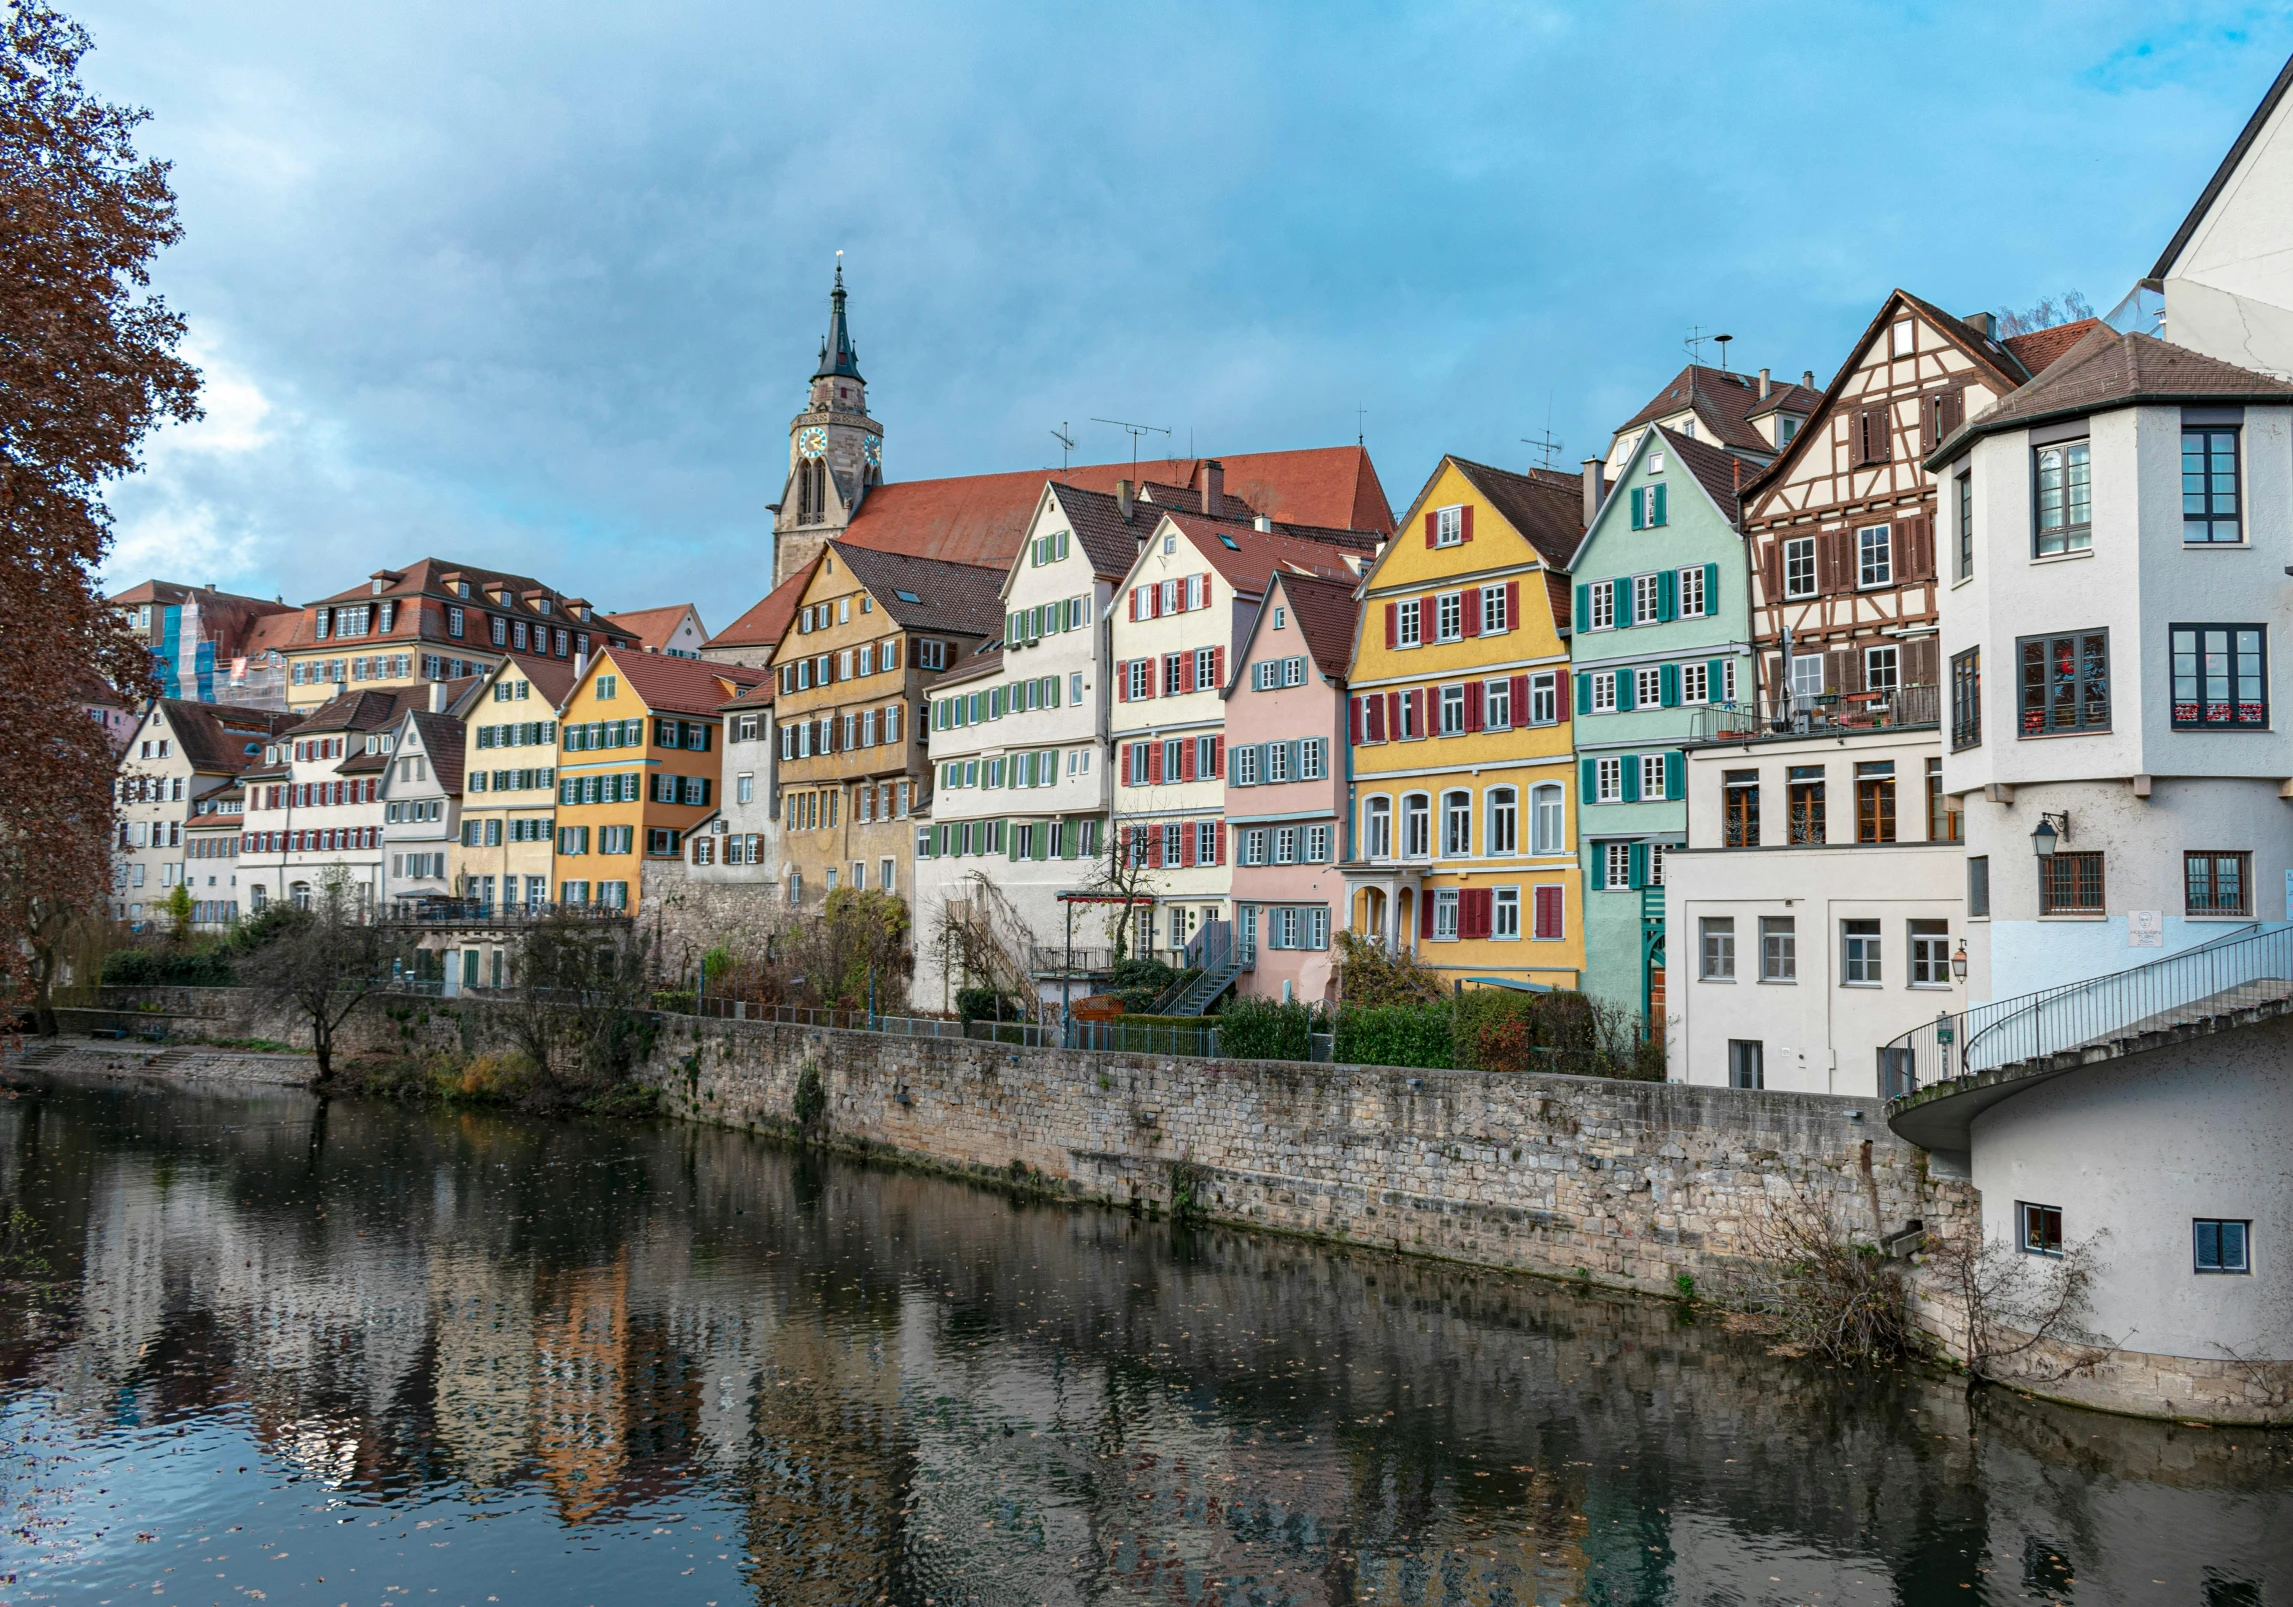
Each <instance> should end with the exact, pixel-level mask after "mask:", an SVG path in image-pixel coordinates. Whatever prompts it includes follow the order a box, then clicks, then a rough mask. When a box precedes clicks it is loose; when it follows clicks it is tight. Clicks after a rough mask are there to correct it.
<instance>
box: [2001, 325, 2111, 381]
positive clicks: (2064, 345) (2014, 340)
mask: <svg viewBox="0 0 2293 1607" xmlns="http://www.w3.org/2000/svg"><path fill="white" fill-rule="evenodd" d="M2101 323H2102V320H2101V319H2099V318H2080V319H2076V320H2074V321H2073V322H2070V323H2067V324H2056V325H2055V326H2054V327H2053V328H2052V329H2034V330H2032V331H2031V332H2030V333H2029V334H2027V335H2009V336H2007V337H2006V339H2005V340H2004V341H2003V342H2001V344H2002V345H2004V346H2005V347H2006V349H2007V350H2008V351H2010V352H2012V353H2014V355H2015V359H2016V361H2018V362H2020V363H2021V364H2022V366H2023V367H2025V368H2027V369H2029V370H2030V372H2031V373H2032V374H2033V375H2037V374H2043V373H2045V372H2046V370H2047V369H2048V368H2049V367H2051V366H2052V365H2053V363H2054V360H2055V359H2056V358H2058V357H2060V356H2061V355H2062V354H2063V353H2064V352H2066V351H2068V350H2069V349H2070V348H2071V347H2073V346H2075V345H2077V344H2078V343H2079V342H2080V341H2082V340H2084V339H2085V338H2086V337H2087V335H2089V334H2090V333H2092V332H2093V331H2094V330H2095V329H2097V328H2099V327H2100V326H2101Z"/></svg>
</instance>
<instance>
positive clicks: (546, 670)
mask: <svg viewBox="0 0 2293 1607" xmlns="http://www.w3.org/2000/svg"><path fill="white" fill-rule="evenodd" d="M512 669H514V670H516V671H517V672H518V673H519V674H521V675H523V676H524V677H525V678H526V679H527V680H529V681H531V682H532V683H533V690H534V695H535V696H536V697H544V698H547V699H549V706H550V707H551V708H553V709H554V708H556V707H557V706H558V705H559V704H560V703H563V702H564V701H565V700H566V697H567V695H568V694H569V693H571V692H572V691H573V682H574V674H573V666H572V665H571V664H569V663H567V662H565V661H564V660H563V659H555V658H535V657H533V656H532V655H531V654H527V653H511V654H509V655H508V656H507V657H505V658H504V659H503V660H502V662H501V663H500V664H499V665H498V666H497V667H496V668H495V670H494V672H493V673H492V674H491V675H488V676H486V677H485V678H484V682H483V684H485V685H487V686H491V685H493V684H494V682H496V681H498V680H500V679H501V677H502V674H503V672H504V671H507V670H512Z"/></svg>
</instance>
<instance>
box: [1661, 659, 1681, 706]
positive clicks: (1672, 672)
mask: <svg viewBox="0 0 2293 1607" xmlns="http://www.w3.org/2000/svg"><path fill="white" fill-rule="evenodd" d="M1656 679H1657V683H1658V686H1659V688H1660V691H1661V695H1662V697H1663V699H1664V706H1665V707H1666V708H1668V709H1676V708H1678V707H1679V706H1680V666H1679V665H1677V664H1667V665H1665V666H1664V667H1663V668H1662V669H1660V670H1658V671H1657V672H1656Z"/></svg>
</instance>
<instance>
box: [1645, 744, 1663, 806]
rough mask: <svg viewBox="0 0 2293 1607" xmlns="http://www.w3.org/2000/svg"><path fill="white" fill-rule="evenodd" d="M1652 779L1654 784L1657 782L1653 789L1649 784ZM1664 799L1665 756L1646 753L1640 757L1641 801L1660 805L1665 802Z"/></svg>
mask: <svg viewBox="0 0 2293 1607" xmlns="http://www.w3.org/2000/svg"><path fill="white" fill-rule="evenodd" d="M1651 779H1653V780H1654V782H1655V785H1654V787H1651V786H1650V785H1649V782H1650V781H1651ZM1663 798H1664V755H1663V754H1661V753H1644V754H1641V755H1640V801H1641V802H1642V803H1660V802H1662V801H1663Z"/></svg>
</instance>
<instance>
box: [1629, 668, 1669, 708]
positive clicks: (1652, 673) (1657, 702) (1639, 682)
mask: <svg viewBox="0 0 2293 1607" xmlns="http://www.w3.org/2000/svg"><path fill="white" fill-rule="evenodd" d="M1663 702H1664V668H1663V666H1662V665H1660V664H1643V665H1641V666H1640V667H1639V668H1637V669H1635V670H1634V671H1633V672H1632V706H1633V707H1634V708H1635V709H1653V708H1658V707H1661V706H1662V704H1663Z"/></svg>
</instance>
